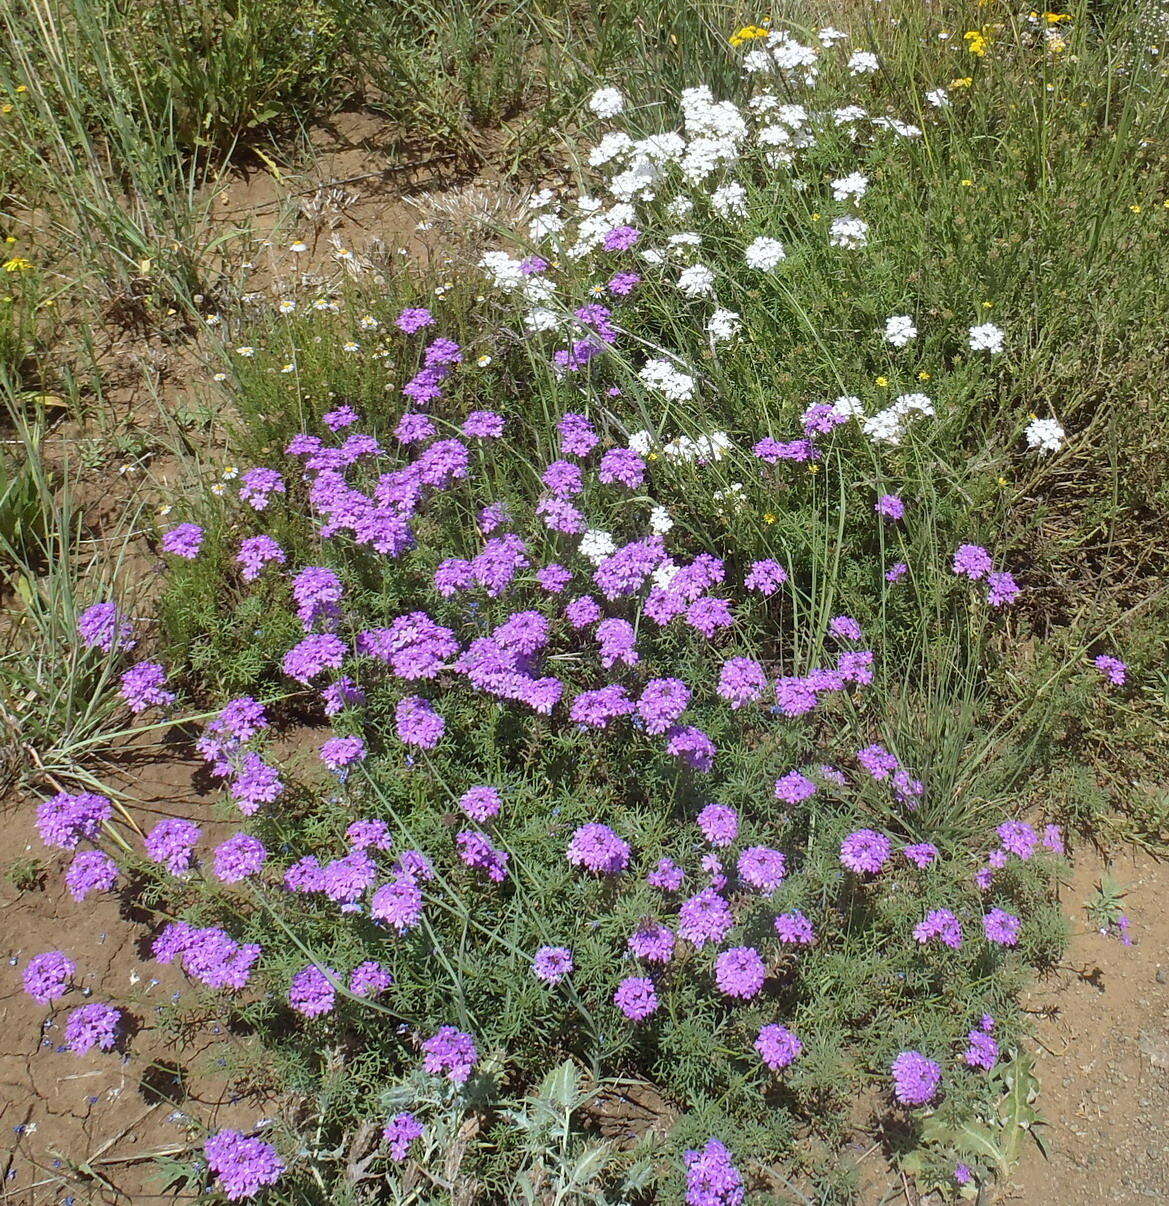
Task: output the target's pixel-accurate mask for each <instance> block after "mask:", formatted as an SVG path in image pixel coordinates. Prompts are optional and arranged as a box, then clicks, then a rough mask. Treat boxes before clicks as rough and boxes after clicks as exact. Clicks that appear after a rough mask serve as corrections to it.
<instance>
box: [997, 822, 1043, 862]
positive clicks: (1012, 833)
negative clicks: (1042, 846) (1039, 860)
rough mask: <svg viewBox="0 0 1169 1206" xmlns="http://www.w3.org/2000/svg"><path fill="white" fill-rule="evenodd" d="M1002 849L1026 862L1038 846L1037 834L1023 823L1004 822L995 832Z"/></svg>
mask: <svg viewBox="0 0 1169 1206" xmlns="http://www.w3.org/2000/svg"><path fill="white" fill-rule="evenodd" d="M995 832H996V833H997V834H998V836H999V841H1000V842H1002V844H1003V849H1004V850H1006V851H1007V853H1008V854H1015V855H1018V857H1019V858H1021V859H1022V860H1023V861H1024V862H1026V861H1027V860H1028V859H1029V858H1030V857H1031V856H1032V855H1033V854H1034V853H1035V850H1036V848H1037V847H1038V846H1039V834H1037V833H1036V832H1035V830H1034V829H1033V828H1032V827H1031V826H1030V825H1028V824H1027V823H1026V822H1025V821H1004V822H1003V823H1002V824H1001V825H1000V826H999V827H998V829H997V830H996V831H995Z"/></svg>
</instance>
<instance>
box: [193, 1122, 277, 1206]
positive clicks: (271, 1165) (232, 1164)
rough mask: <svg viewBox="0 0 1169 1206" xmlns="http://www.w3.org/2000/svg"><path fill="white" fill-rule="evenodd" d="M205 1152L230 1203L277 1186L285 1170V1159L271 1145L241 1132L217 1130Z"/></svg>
mask: <svg viewBox="0 0 1169 1206" xmlns="http://www.w3.org/2000/svg"><path fill="white" fill-rule="evenodd" d="M203 1154H204V1155H205V1156H206V1157H207V1167H208V1168H209V1169H210V1170H211V1171H212V1172H213V1173H214V1174H215V1176H216V1178H217V1180H218V1182H219V1188H220V1189H221V1190H222V1191H223V1193H224V1195H225V1196H226V1197H227V1199H228V1201H230V1202H239V1201H242V1200H243V1199H244V1198H254V1197H255V1196H256V1194H258V1193H259V1192H260V1190H261V1189H263V1188H264V1186H265V1185H275V1183H276V1182H277V1181H279V1180H280V1177H281V1174H282V1173H283V1172H284V1162H283V1161H282V1160H281V1159H280V1157H279V1156H278V1155H277V1154H276V1149H275V1148H274V1147H272V1145H271V1144H268V1143H265V1142H264V1141H263V1140H262V1139H249V1138H248V1137H247V1136H246V1135H243V1134H241V1133H240V1132H239V1131H232V1130H222V1131H216V1132H215V1134H214V1135H212V1136H211V1137H210V1138H209V1139H208V1140H207V1142H206V1143H204V1144H203Z"/></svg>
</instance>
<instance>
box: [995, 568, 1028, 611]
mask: <svg viewBox="0 0 1169 1206" xmlns="http://www.w3.org/2000/svg"><path fill="white" fill-rule="evenodd" d="M986 583H987V585H988V586H989V587H990V590H989V591H988V592H987V595H986V601H987V602H988V603H989V604H990V605H991V607H1002V606H1004V605H1005V604H1007V603H1013V602H1014V601H1015V600H1016V599H1017V598H1018V597H1019V594H1020V593H1021V592H1020V589H1019V584H1018V583H1017V582H1016V581H1015V579H1014V576H1013V575H1012V574H1008V573H1007V572H1006V571H1005V570H1004V571H1002V572H1001V573H991V574H987V576H986Z"/></svg>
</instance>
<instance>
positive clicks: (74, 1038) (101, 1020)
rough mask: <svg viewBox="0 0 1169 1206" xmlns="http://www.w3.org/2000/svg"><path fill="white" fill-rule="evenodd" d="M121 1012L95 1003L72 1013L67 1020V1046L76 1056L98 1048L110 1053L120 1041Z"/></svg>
mask: <svg viewBox="0 0 1169 1206" xmlns="http://www.w3.org/2000/svg"><path fill="white" fill-rule="evenodd" d="M121 1020H122V1013H121V1010H119V1009H116V1008H115V1007H114V1006H113V1005H106V1004H104V1003H103V1002H100V1001H93V1002H91V1003H90V1004H88V1005H81V1006H79V1007H78V1008H77V1009H74V1010H72V1011H71V1012H70V1014H69V1016H68V1017H67V1018H66V1019H65V1046H66V1047H68V1048H69V1050H70V1051H72V1052H73V1053H74V1054H75V1055H84V1054H85V1053H86V1052H87V1051H92V1050H93V1048H94V1047H97V1048H98V1050H99V1051H109V1050H111V1049H112V1048H113V1045H114V1043H116V1042H117V1039H118V1025H119V1023H120V1022H121Z"/></svg>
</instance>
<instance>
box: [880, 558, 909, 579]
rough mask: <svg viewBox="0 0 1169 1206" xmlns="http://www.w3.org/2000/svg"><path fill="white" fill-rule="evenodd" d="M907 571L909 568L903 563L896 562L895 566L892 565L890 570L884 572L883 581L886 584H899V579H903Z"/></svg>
mask: <svg viewBox="0 0 1169 1206" xmlns="http://www.w3.org/2000/svg"><path fill="white" fill-rule="evenodd" d="M908 571H909V566H908V565H906V564H905V562H904V561H898V562H897V564H896V565H894V566H893V568H892V569H890V570H888V571H886V573H885V581H886V582H900V581H901V579H902V578H903V577H905V575H906V573H907V572H908Z"/></svg>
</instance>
